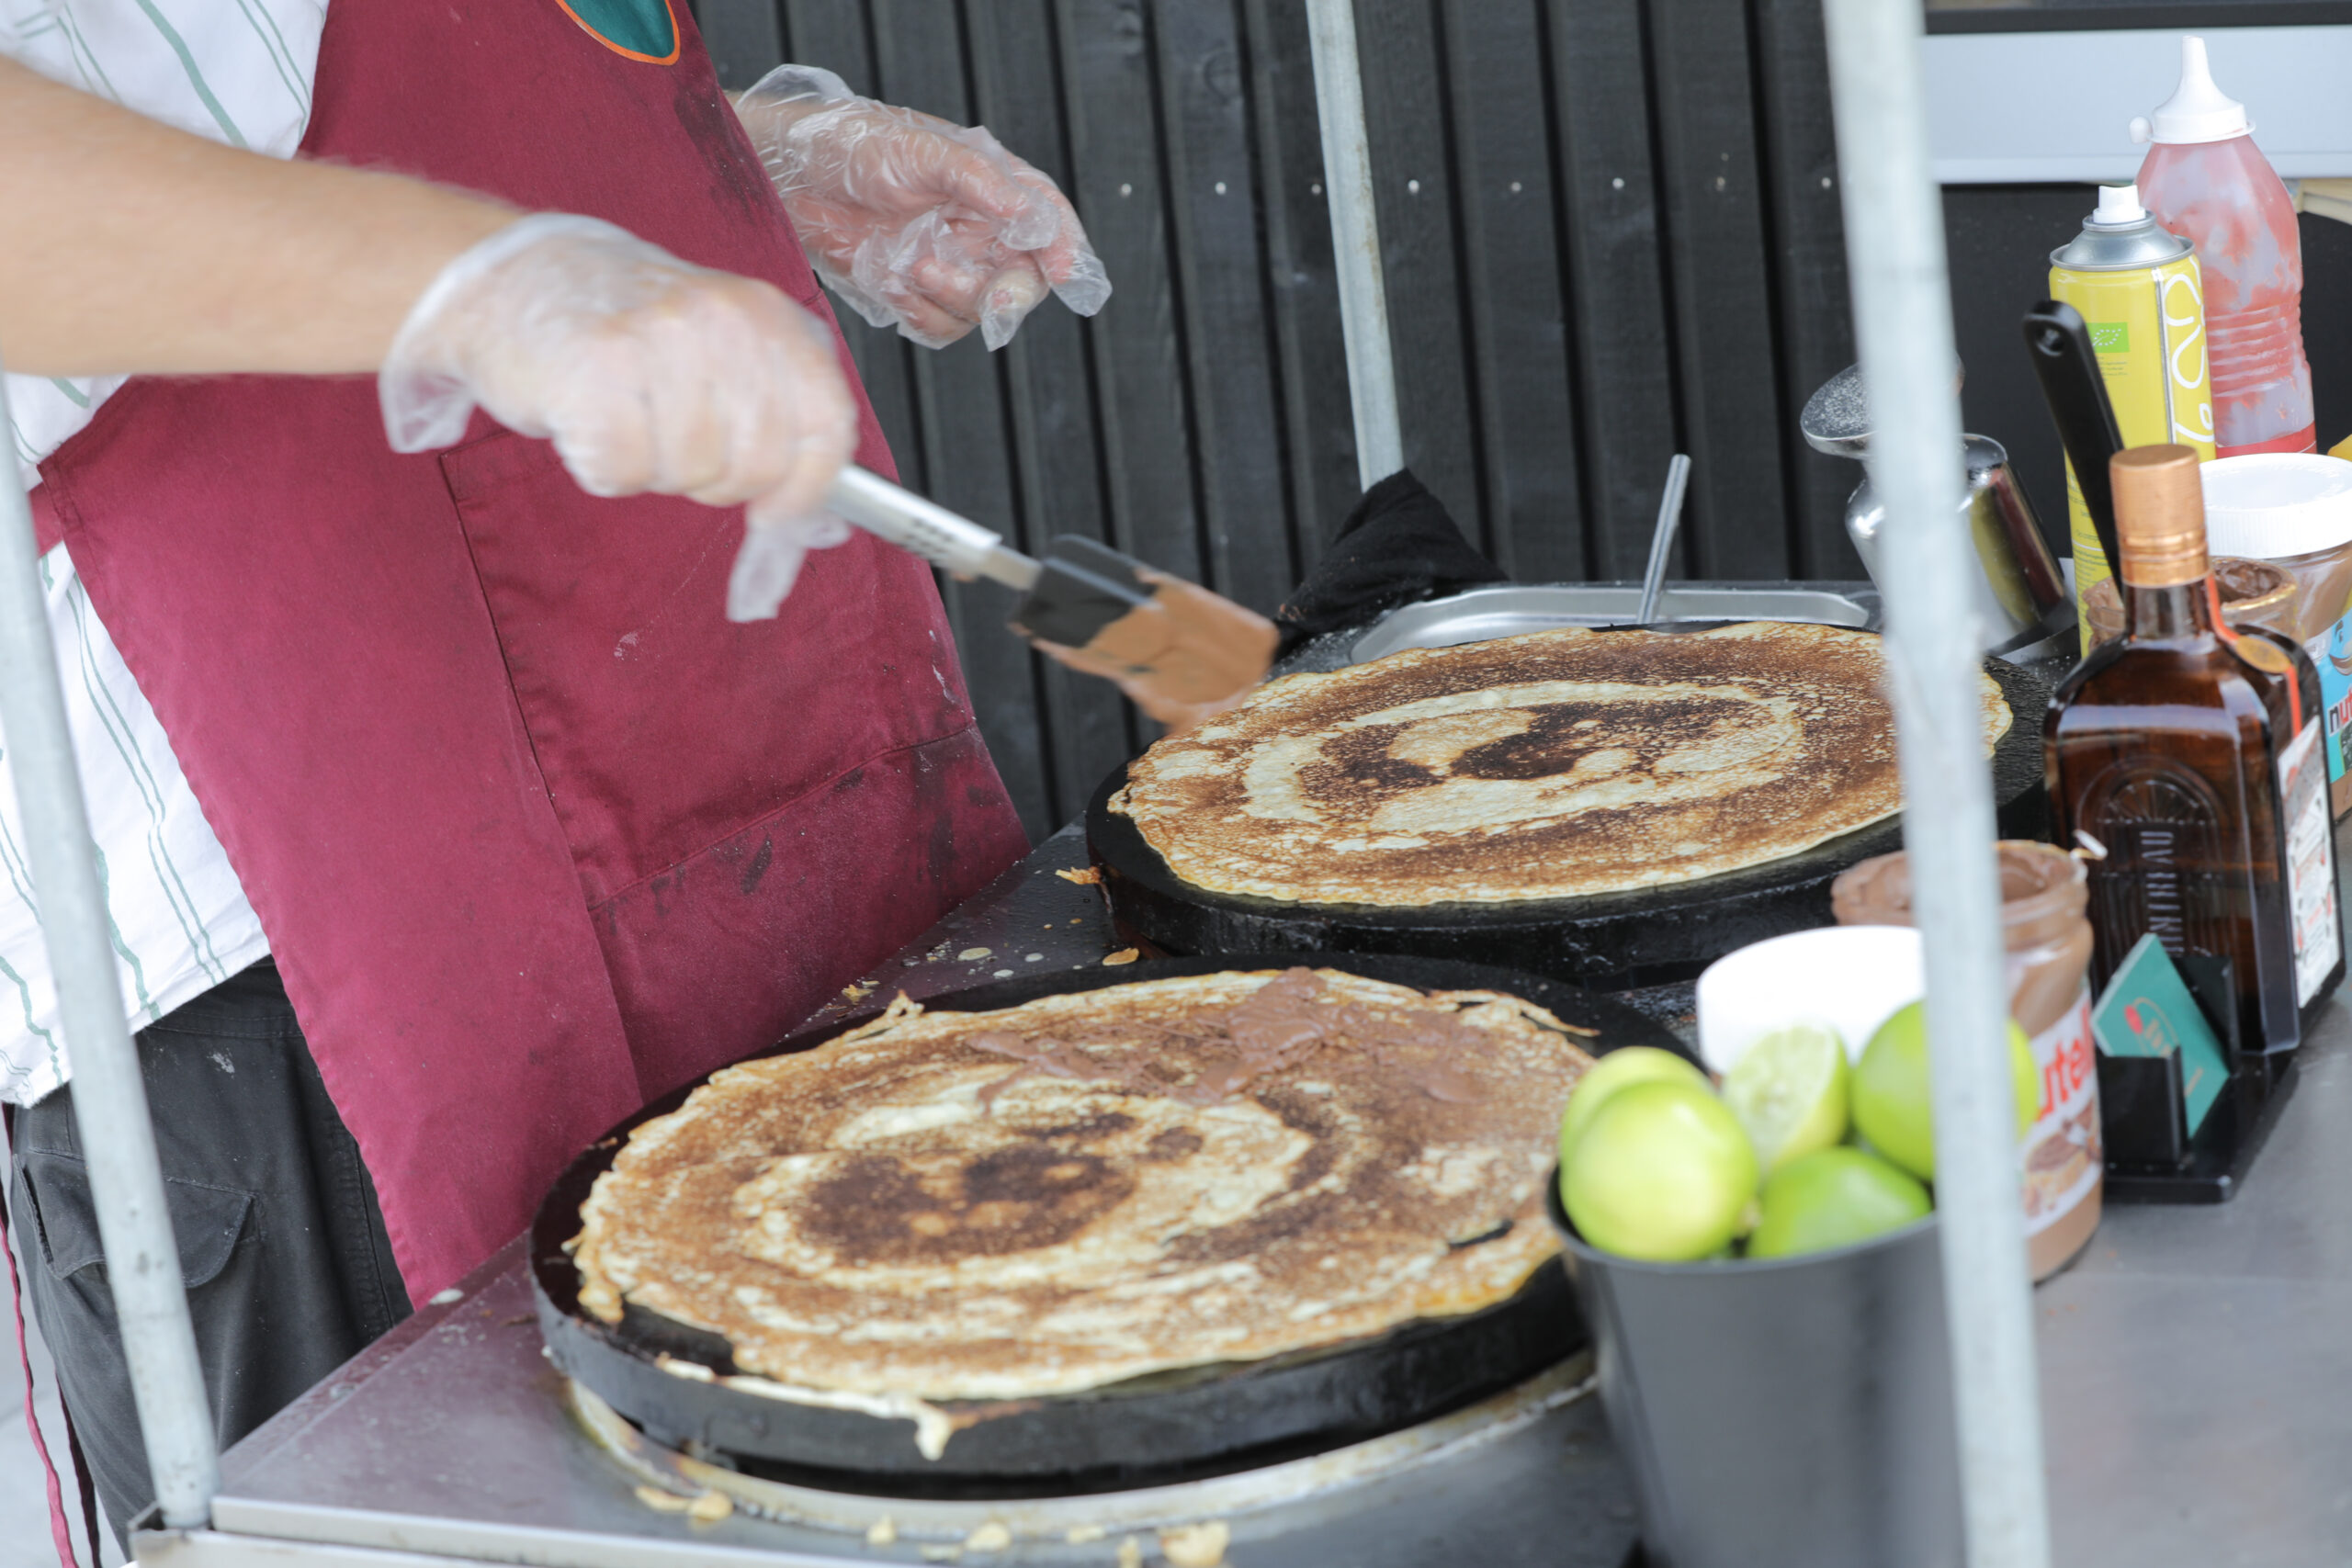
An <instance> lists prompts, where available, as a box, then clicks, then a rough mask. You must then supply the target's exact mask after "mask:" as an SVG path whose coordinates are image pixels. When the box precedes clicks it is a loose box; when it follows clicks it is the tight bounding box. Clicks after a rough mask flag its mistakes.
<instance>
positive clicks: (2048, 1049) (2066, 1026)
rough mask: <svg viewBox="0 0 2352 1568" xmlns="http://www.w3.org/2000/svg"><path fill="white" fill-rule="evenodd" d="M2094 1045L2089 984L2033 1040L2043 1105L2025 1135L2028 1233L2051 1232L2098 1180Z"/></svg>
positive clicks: (2099, 1157) (2100, 1159) (2099, 1156)
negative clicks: (2053, 1226) (2050, 1229)
mask: <svg viewBox="0 0 2352 1568" xmlns="http://www.w3.org/2000/svg"><path fill="white" fill-rule="evenodd" d="M2093 1052H2094V1046H2093V1045H2092V1043H2091V991H2090V987H2089V986H2088V985H2085V986H2084V987H2083V991H2082V995H2080V996H2079V997H2077V998H2075V1005H2074V1006H2073V1007H2071V1008H2069V1009H2067V1010H2066V1011H2065V1012H2064V1013H2063V1014H2061V1015H2060V1017H2059V1019H2058V1021H2057V1022H2055V1023H2053V1024H2052V1025H2051V1026H2050V1027H2049V1028H2047V1029H2045V1030H2043V1031H2042V1032H2041V1033H2039V1034H2037V1035H2035V1036H2034V1037H2033V1065H2034V1066H2035V1067H2036V1068H2038V1069H2039V1070H2040V1072H2041V1107H2040V1111H2039V1113H2038V1114H2037V1115H2036V1116H2035V1117H2034V1119H2033V1126H2032V1127H2031V1128H2030V1129H2029V1130H2028V1131H2027V1133H2026V1135H2025V1143H2024V1145H2023V1148H2022V1150H2021V1152H2020V1157H2021V1158H2022V1159H2023V1160H2024V1162H2025V1169H2024V1171H2023V1173H2022V1176H2023V1180H2022V1182H2021V1185H2022V1186H2023V1187H2024V1189H2025V1234H2026V1235H2037V1234H2039V1233H2040V1232H2042V1231H2045V1230H2048V1229H2049V1228H2050V1227H2051V1226H2052V1225H2053V1224H2057V1223H2058V1222H2059V1221H2060V1220H2062V1219H2064V1218H2065V1217H2066V1215H2067V1214H2068V1213H2072V1212H2073V1210H2074V1208H2075V1205H2076V1204H2077V1203H2080V1202H2081V1201H2083V1200H2084V1199H2085V1198H2086V1197H2087V1196H2088V1195H2089V1193H2090V1190H2091V1187H2092V1184H2093V1183H2095V1182H2097V1181H2098V1175H2099V1170H2100V1168H2101V1166H2102V1165H2103V1163H2104V1159H2105V1156H2103V1155H2102V1154H2101V1152H2100V1149H2099V1141H2098V1065H2097V1057H2096V1056H2095V1055H2093Z"/></svg>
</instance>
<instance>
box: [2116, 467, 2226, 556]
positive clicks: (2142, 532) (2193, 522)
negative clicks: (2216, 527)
mask: <svg viewBox="0 0 2352 1568" xmlns="http://www.w3.org/2000/svg"><path fill="white" fill-rule="evenodd" d="M2197 469H2198V461H2197V449H2196V448H2195V447H2193V446H2134V447H2132V448H2131V450H2130V451H2128V452H2118V453H2117V454H2116V455H2115V456H2114V457H2112V458H2110V459H2109V461H2108V465H2107V471H2108V479H2109V483H2110V484H2111V485H2112V486H2113V487H2114V491H2115V543H2116V546H2117V548H2118V549H2119V551H2120V553H2121V555H2122V557H2123V559H2122V560H2121V561H2120V562H2119V563H2118V566H2119V569H2120V575H2121V576H2122V578H2123V581H2125V582H2127V583H2129V584H2131V586H2132V587H2134V588H2172V587H2176V586H2177V585H2179V584H2181V583H2184V582H2197V581H2201V580H2202V579H2203V578H2204V576H2205V490H2204V486H2203V485H2202V483H2201V482H2200V481H2199V477H2198V473H2197Z"/></svg>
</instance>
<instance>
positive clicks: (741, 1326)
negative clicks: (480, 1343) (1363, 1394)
mask: <svg viewBox="0 0 2352 1568" xmlns="http://www.w3.org/2000/svg"><path fill="white" fill-rule="evenodd" d="M1586 1034H1589V1031H1584V1030H1579V1029H1577V1028H1575V1027H1574V1026H1571V1025H1567V1024H1564V1023H1562V1022H1561V1021H1558V1020H1557V1019H1555V1018H1554V1017H1553V1016H1552V1015H1551V1014H1550V1013H1547V1012H1545V1011H1544V1010H1542V1009H1540V1008H1537V1007H1534V1006H1532V1005H1531V1004H1529V1003H1526V1002H1523V1001H1521V1000H1518V999H1516V998H1510V997H1507V996H1503V995H1499V994H1498V993H1494V992H1487V991H1464V992H1441V993H1438V994H1435V995H1424V994H1422V993H1421V992H1419V991H1416V990H1413V989H1411V988H1409V987H1401V986H1394V985H1386V984H1383V983H1380V982H1377V981H1372V980H1366V979H1363V978H1361V977H1359V976H1352V975H1347V974H1342V973H1340V972H1338V971H1333V970H1308V969H1304V968H1299V969H1292V970H1290V971H1288V972H1286V973H1283V972H1272V971H1267V972H1260V973H1250V974H1240V973H1227V974H1217V975H1206V976H1193V977H1185V978H1177V979H1166V980H1153V981H1143V982H1138V983H1135V984H1130V985H1121V986H1112V987H1104V988H1103V989H1098V990H1093V991H1088V992H1083V993H1080V994H1075V995H1068V996H1057V997H1048V998H1044V999H1042V1000H1039V1001H1034V1002H1030V1003H1027V1004H1026V1005H1023V1006H1021V1007H1016V1008H1009V1009H1004V1010H998V1011H992V1012H982V1013H952V1012H927V1011H925V1010H923V1009H922V1008H921V1007H920V1006H918V1005H916V1004H914V1003H911V1002H909V1001H907V1000H905V999H904V998H900V1000H899V1003H898V1004H897V1005H895V1006H893V1007H892V1008H891V1009H890V1010H889V1011H888V1012H887V1013H885V1014H884V1015H883V1016H882V1017H880V1018H878V1019H876V1020H875V1021H873V1022H871V1023H868V1024H866V1025H865V1026H863V1027H861V1028H858V1029H855V1030H853V1031H851V1032H848V1033H846V1034H843V1035H842V1036H841V1037H840V1038H838V1039H836V1040H833V1041H831V1043H827V1044H825V1045H822V1046H820V1047H818V1048H817V1049H815V1050H811V1051H808V1052H804V1053H800V1054H797V1055H784V1056H775V1057H768V1058H765V1059H763V1060H759V1061H753V1062H750V1063H746V1064H744V1065H743V1066H736V1067H730V1068H728V1069H726V1070H725V1071H723V1072H720V1073H718V1074H717V1075H715V1076H714V1077H712V1078H711V1080H710V1081H709V1082H708V1083H707V1084H706V1085H704V1086H703V1087H702V1088H701V1089H697V1090H695V1093H694V1095H693V1096H692V1097H691V1098H690V1099H689V1100H687V1101H686V1103H685V1104H684V1106H683V1107H682V1108H681V1109H679V1110H678V1111H674V1112H673V1113H672V1114H670V1115H668V1116H664V1117H661V1118H658V1119H656V1120H654V1121H651V1122H647V1123H645V1124H644V1125H643V1126H641V1127H639V1128H638V1129H637V1130H636V1132H635V1133H634V1134H631V1135H630V1137H629V1140H628V1145H627V1146H626V1147H624V1148H623V1149H622V1150H621V1151H620V1153H619V1155H618V1156H616V1158H615V1160H614V1162H613V1166H612V1168H611V1169H610V1170H608V1171H606V1172H605V1174H604V1175H603V1176H602V1177H600V1178H598V1179H597V1181H596V1184H595V1187H594V1190H593V1192H592V1193H591V1194H590V1196H589V1199H588V1201H587V1203H586V1204H585V1205H584V1207H583V1209H582V1219H583V1220H584V1222H585V1225H584V1229H583V1230H582V1234H581V1236H580V1238H579V1240H578V1242H577V1243H576V1244H575V1247H574V1252H573V1257H574V1261H575V1262H576V1263H577V1264H578V1266H579V1269H580V1272H581V1277H582V1290H581V1302H582V1305H583V1306H584V1307H586V1308H587V1310H589V1311H590V1312H592V1313H594V1314H597V1315H598V1316H601V1317H603V1318H605V1319H606V1320H607V1321H611V1320H614V1319H617V1318H618V1317H619V1316H620V1315H621V1312H622V1305H623V1303H624V1302H627V1303H634V1304H635V1305H637V1306H639V1307H642V1308H647V1309H650V1310H651V1311H654V1312H657V1313H660V1314H664V1315H666V1316H668V1317H671V1318H673V1319H675V1320H677V1321H679V1322H682V1323H686V1324H690V1325H695V1326H696V1327H699V1328H703V1329H707V1330H709V1331H710V1332H713V1333H716V1334H718V1335H721V1336H723V1337H725V1338H726V1339H727V1340H728V1342H729V1345H731V1346H732V1347H733V1349H734V1356H735V1359H736V1362H737V1364H738V1365H739V1366H740V1367H741V1368H742V1369H743V1370H744V1371H746V1372H750V1373H754V1374H757V1375H759V1376H762V1377H765V1378H768V1379H772V1380H775V1382H781V1383H784V1384H786V1385H788V1386H791V1387H794V1388H798V1389H809V1390H820V1391H833V1392H837V1393H842V1394H844V1395H857V1396H871V1395H888V1396H909V1395H910V1396H914V1397H916V1398H920V1399H925V1400H931V1399H942V1400H961V1399H1018V1398H1023V1397H1027V1396H1032V1395H1043V1394H1055V1393H1076V1392H1079V1391H1082V1390H1086V1389H1091V1388H1097V1387H1100V1386H1102V1385H1103V1384H1106V1383H1111V1382H1118V1381H1120V1380H1122V1379H1126V1378H1132V1377H1136V1376H1138V1375H1141V1374H1144V1373H1148V1372H1154V1371H1164V1370H1168V1369H1172V1368H1179V1367H1189V1366H1198V1365H1203V1364H1207V1363H1213V1362H1225V1361H1247V1360H1255V1359H1262V1358H1265V1357H1270V1356H1277V1355H1282V1354H1284V1353H1286V1352H1291V1351H1296V1350H1302V1349H1307V1348H1317V1347H1321V1346H1325V1345H1330V1344H1336V1343H1339V1342H1340V1341H1343V1340H1349V1339H1355V1338H1360V1337H1365V1336H1369V1335H1374V1334H1379V1333H1381V1332H1383V1331H1385V1330H1386V1329H1389V1328H1392V1327H1395V1326H1397V1325H1401V1324H1405V1323H1408V1322H1411V1321H1413V1320H1415V1319H1419V1318H1429V1317H1442V1316H1447V1315H1452V1314H1461V1313H1467V1312H1475V1311H1476V1310H1478V1309H1479V1308H1482V1307H1486V1306H1490V1305H1493V1304H1494V1303H1498V1302H1501V1301H1503V1300H1505V1299H1507V1298H1508V1297H1510V1295H1511V1294H1512V1293H1513V1292H1516V1291H1517V1290H1518V1289H1519V1288H1520V1287H1521V1285H1522V1284H1523V1283H1525V1281H1526V1280H1527V1278H1528V1276H1529V1275H1530V1274H1531V1273H1532V1272H1533V1271H1534V1269H1536V1268H1537V1267H1538V1266H1539V1265H1540V1264H1542V1263H1543V1262H1544V1260H1545V1259H1546V1258H1549V1257H1551V1256H1552V1255H1553V1253H1554V1252H1555V1250H1556V1245H1555V1242H1554V1240H1553V1237H1552V1235H1551V1233H1550V1230H1549V1227H1548V1226H1547V1225H1546V1224H1545V1223H1544V1214H1543V1204H1544V1191H1543V1188H1544V1176H1545V1173H1546V1172H1547V1170H1548V1169H1549V1168H1550V1166H1551V1163H1552V1161H1553V1159H1554V1157H1555V1154H1554V1148H1553V1144H1554V1135H1555V1129H1556V1127H1557V1126H1558V1124H1559V1119H1560V1113H1561V1111H1562V1108H1563V1107H1564V1106H1565V1105H1566V1101H1567V1098H1568V1092H1569V1090H1570V1089H1572V1088H1573V1087H1574V1085H1575V1083H1576V1080H1577V1076H1578V1075H1579V1074H1580V1073H1581V1072H1582V1071H1583V1070H1584V1068H1585V1067H1586V1066H1588V1065H1589V1062H1590V1058H1589V1056H1588V1055H1586V1054H1585V1053H1584V1052H1583V1051H1582V1050H1580V1049H1579V1048H1578V1047H1577V1044H1576V1043H1574V1041H1573V1039H1572V1036H1578V1035H1586Z"/></svg>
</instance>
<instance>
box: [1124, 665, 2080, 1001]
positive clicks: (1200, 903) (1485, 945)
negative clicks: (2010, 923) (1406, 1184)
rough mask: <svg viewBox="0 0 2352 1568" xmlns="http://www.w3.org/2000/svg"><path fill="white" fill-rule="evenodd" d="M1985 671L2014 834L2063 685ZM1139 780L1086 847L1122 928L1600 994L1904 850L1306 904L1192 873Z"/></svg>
mask: <svg viewBox="0 0 2352 1568" xmlns="http://www.w3.org/2000/svg"><path fill="white" fill-rule="evenodd" d="M1651 629H1654V630H1659V631H1681V630H1693V631H1695V630H1703V629H1705V628H1704V626H1698V625H1689V626H1685V625H1677V626H1659V627H1654V628H1651ZM1985 673H1986V674H1988V675H1990V676H1991V677H1992V678H1993V679H1994V681H1995V682H1997V683H1998V684H1999V686H2000V688H2001V694H2002V695H2003V696H2004V697H2006V698H2007V699H2008V704H2009V710H2010V713H2011V715H2012V719H2011V723H2010V725H2009V728H2008V732H2007V734H2005V735H2004V736H2002V737H2001V739H2000V740H1999V742H1998V743H1997V744H1996V746H1995V748H1994V751H1993V759H1992V768H1993V799H1994V802H1995V805H1996V807H1997V808H1998V813H1999V816H1998V820H1999V824H2000V830H2001V834H2002V836H2003V837H2005V838H2012V839H2039V838H2041V837H2042V836H2043V834H2044V831H2045V829H2046V823H2047V808H2046V801H2045V798H2044V793H2043V787H2042V773H2041V716H2042V711H2043V710H2044V709H2045V708H2046V707H2048V706H2049V703H2050V687H2049V684H2048V682H2044V681H2043V680H2042V679H2041V677H2040V676H2038V675H2036V674H2034V673H2033V672H2032V671H2028V670H2023V669H2020V668H2018V666H2017V665H2014V664H2010V663H2008V662H2007V661H2005V660H1998V659H1988V660H1985ZM1126 781H1127V772H1126V769H1125V767H1124V766H1122V767H1120V768H1119V769H1118V770H1117V771H1116V772H1114V773H1112V775H1111V776H1110V777H1109V778H1107V779H1105V780H1104V781H1103V785H1102V787H1101V788H1099V789H1097V790H1096V791H1095V792H1094V797H1093V798H1092V799H1091V801H1089V802H1088V803H1087V807H1086V842H1087V849H1088V852H1089V854H1090V855H1091V858H1092V860H1093V862H1094V864H1095V866H1096V868H1097V869H1098V870H1099V871H1100V872H1101V874H1102V877H1103V896H1104V897H1105V898H1106V899H1107V900H1108V902H1109V904H1110V907H1111V916H1112V919H1113V920H1114V923H1115V924H1116V926H1117V927H1118V930H1119V931H1120V934H1121V937H1122V939H1123V940H1125V941H1127V942H1133V943H1135V944H1136V945H1138V946H1140V947H1142V948H1144V949H1145V950H1146V951H1148V952H1150V953H1182V954H1193V953H1271V952H1280V951H1283V950H1285V949H1297V950H1300V951H1310V950H1311V951H1324V952H1337V953H1396V954H1408V955H1414V956H1419V957H1424V958H1453V959H1463V960H1467V961H1472V962H1476V963H1481V964H1503V965H1506V966H1508V967H1510V968H1512V969H1519V970H1524V971H1526V972H1528V973H1530V974H1535V975H1542V976H1547V977H1550V978H1553V979H1557V980H1563V981H1566V982H1568V983H1569V984H1571V985H1577V986H1584V987H1589V988H1592V989H1595V990H1602V991H1615V990H1629V989H1632V988H1634V987H1642V986H1659V985H1668V984H1671V983H1673V982H1676V981H1682V980H1690V979H1692V978H1695V977H1696V976H1697V975H1698V974H1699V972H1700V971H1701V970H1702V969H1704V968H1705V967H1706V966H1707V965H1708V964H1712V963H1713V962H1714V961H1715V960H1716V959H1718V958H1721V957H1722V956H1723V955H1724V954H1725V953H1730V952H1732V951H1734V950H1735V949H1737V948H1742V947H1746V946H1747V945H1748V944H1749V943H1750V942H1762V941H1763V940H1765V939H1766V938H1768V937H1775V936H1781V935H1784V934H1786V933H1787V932H1790V931H1806V930H1810V929H1811V928H1813V927H1815V926H1823V925H1827V924H1828V923H1829V921H1830V911H1829V885H1830V883H1831V882H1833V881H1835V880H1836V879H1837V876H1838V873H1839V872H1841V871H1844V870H1845V869H1846V868H1847V867H1848V866H1850V865H1852V864H1854V863H1857V862H1859V861H1863V860H1867V859H1869V858H1870V857H1871V856H1872V855H1880V854H1888V853H1892V852H1894V851H1896V850H1899V849H1901V848H1902V847H1903V820H1902V818H1900V817H1894V818H1888V819H1887V820H1885V821H1883V822H1877V823H1873V824H1871V826H1870V827H1867V828H1863V829H1857V830H1856V831H1854V832H1851V833H1846V834H1842V835H1840V836H1839V837H1838V838H1835V839H1832V840H1828V841H1827V842H1826V843H1822V844H1816V845H1815V846H1814V847H1813V848H1812V849H1809V850H1806V851H1804V852H1801V853H1798V854H1793V855H1786V856H1783V857H1782V858H1781V859H1779V860H1775V861H1772V862H1770V863H1766V864H1763V865H1758V866H1749V867H1747V868H1746V869H1744V870H1740V871H1734V872H1726V873H1724V874H1722V875H1719V876H1705V877H1699V878H1696V879H1694V880H1692V881H1689V882H1677V883H1669V884H1667V885H1665V886H1657V887H1644V888H1636V889H1634V890H1632V891H1630V892H1624V893H1604V894H1599V895H1595V896H1592V897H1582V898H1546V899H1529V900H1526V901H1524V902H1519V903H1509V904H1493V903H1459V904H1425V905H1418V906H1413V907H1409V908H1402V907H1394V906H1384V905H1377V904H1298V903H1291V902H1287V901H1284V900H1282V899H1277V898H1260V897H1250V896H1249V895H1246V894H1231V893H1213V892H1210V891H1209V890H1207V889H1206V888H1202V887H1196V886H1193V885H1192V884H1190V883H1187V882H1185V881H1183V880H1182V878H1180V877H1178V876H1177V874H1175V873H1174V872H1173V871H1170V869H1169V866H1168V863H1167V862H1166V861H1164V860H1162V859H1161V858H1160V856H1159V852H1158V851H1157V850H1155V849H1153V848H1152V847H1151V846H1150V845H1149V844H1148V843H1147V842H1146V841H1145V840H1144V837H1143V834H1142V833H1141V832H1139V831H1137V830H1136V825H1135V822H1134V821H1133V819H1132V818H1126V817H1123V816H1120V815H1118V814H1117V813H1115V812H1114V811H1112V810H1111V808H1110V802H1111V796H1112V795H1114V793H1116V792H1117V791H1118V790H1119V789H1120V788H1121V787H1122V786H1124V785H1125V783H1126Z"/></svg>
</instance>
